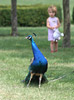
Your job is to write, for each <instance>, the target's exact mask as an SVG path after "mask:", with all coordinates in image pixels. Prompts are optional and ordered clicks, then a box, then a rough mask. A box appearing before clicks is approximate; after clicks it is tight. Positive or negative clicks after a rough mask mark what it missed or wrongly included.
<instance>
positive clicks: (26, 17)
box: [0, 4, 62, 26]
mask: <svg viewBox="0 0 74 100" xmlns="http://www.w3.org/2000/svg"><path fill="white" fill-rule="evenodd" d="M47 8H48V5H40V4H39V5H29V6H24V5H22V6H20V5H18V6H17V18H18V26H45V25H46V19H47V18H48V12H47ZM57 9H58V13H57V16H58V17H59V19H60V21H62V12H61V7H60V6H57ZM0 15H1V16H0V19H1V20H0V26H10V25H11V10H10V6H0Z"/></svg>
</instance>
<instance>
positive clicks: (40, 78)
mask: <svg viewBox="0 0 74 100" xmlns="http://www.w3.org/2000/svg"><path fill="white" fill-rule="evenodd" d="M42 76H43V75H42V74H40V77H39V88H40V85H41V80H42Z"/></svg>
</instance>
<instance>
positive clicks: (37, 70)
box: [24, 33, 48, 87]
mask: <svg viewBox="0 0 74 100" xmlns="http://www.w3.org/2000/svg"><path fill="white" fill-rule="evenodd" d="M34 35H35V36H36V34H35V33H34ZM26 39H29V40H30V41H31V46H32V51H33V56H34V57H33V59H32V62H31V64H30V66H29V72H28V75H27V76H26V78H25V80H24V81H25V83H27V86H29V85H30V82H31V81H32V80H37V79H38V81H39V87H40V86H41V82H42V80H44V81H45V80H47V78H46V76H45V72H46V71H47V68H48V61H47V59H46V58H45V57H44V55H43V54H42V53H41V51H40V50H39V48H38V47H37V45H36V43H35V42H34V40H33V37H32V35H28V36H27V37H26Z"/></svg>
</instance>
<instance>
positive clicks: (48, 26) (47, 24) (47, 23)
mask: <svg viewBox="0 0 74 100" xmlns="http://www.w3.org/2000/svg"><path fill="white" fill-rule="evenodd" d="M46 26H47V28H49V29H51V30H53V29H54V28H55V27H51V26H50V23H49V19H47V22H46Z"/></svg>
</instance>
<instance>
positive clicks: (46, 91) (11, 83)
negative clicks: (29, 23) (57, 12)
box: [0, 26, 74, 100]
mask: <svg viewBox="0 0 74 100" xmlns="http://www.w3.org/2000/svg"><path fill="white" fill-rule="evenodd" d="M73 27H74V26H71V46H72V47H71V48H62V39H61V40H60V41H59V51H58V52H57V53H54V54H51V53H50V47H49V42H48V41H47V28H46V27H36V28H32V27H30V28H29V27H26V28H24V27H22V28H20V27H19V28H18V33H19V36H18V37H11V36H10V33H11V28H10V27H8V28H3V27H2V28H0V100H73V99H74V74H69V73H70V72H72V71H73V70H74V46H73V44H74V28H73ZM60 31H62V28H60ZM33 32H35V33H36V34H37V37H34V36H33V37H34V41H35V42H36V44H37V46H38V47H39V49H40V50H41V52H42V53H43V54H44V56H45V57H46V58H47V60H48V64H49V65H48V70H47V72H46V76H47V78H48V80H51V79H54V78H58V77H60V76H63V75H65V74H67V76H66V77H64V78H63V79H61V80H57V81H55V82H48V83H44V84H42V86H41V88H40V89H39V88H38V85H35V84H31V85H30V87H27V86H26V85H24V84H23V83H21V80H23V79H24V78H25V77H26V75H27V73H28V67H29V65H30V59H31V58H32V57H33V54H32V50H31V44H30V41H29V40H26V39H25V37H26V36H27V35H28V34H32V33H33ZM2 35H3V36H2Z"/></svg>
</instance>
